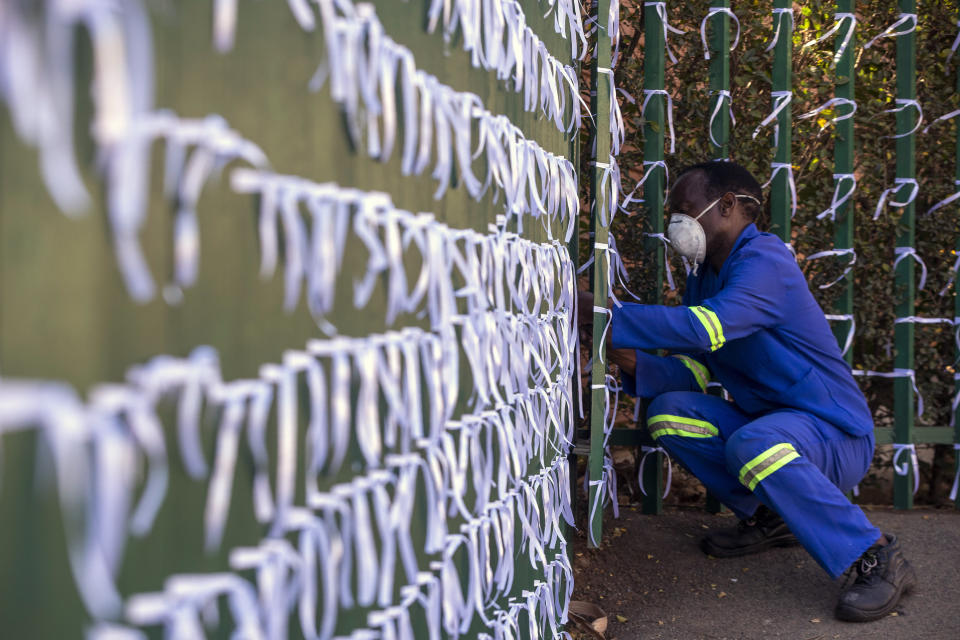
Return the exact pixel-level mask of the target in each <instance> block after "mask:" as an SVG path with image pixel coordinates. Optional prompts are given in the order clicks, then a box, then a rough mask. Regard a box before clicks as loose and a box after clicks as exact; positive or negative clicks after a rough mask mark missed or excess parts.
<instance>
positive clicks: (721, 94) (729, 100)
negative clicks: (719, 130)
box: [707, 89, 737, 147]
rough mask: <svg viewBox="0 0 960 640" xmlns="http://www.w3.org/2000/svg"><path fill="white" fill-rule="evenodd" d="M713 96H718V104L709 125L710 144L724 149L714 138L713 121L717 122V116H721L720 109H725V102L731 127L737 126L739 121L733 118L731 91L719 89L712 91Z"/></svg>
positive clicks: (714, 107)
mask: <svg viewBox="0 0 960 640" xmlns="http://www.w3.org/2000/svg"><path fill="white" fill-rule="evenodd" d="M710 93H711V95H712V94H716V95H717V102H716V103H715V104H714V106H713V111H712V112H711V113H710V123H709V124H708V125H707V128H708V130H709V132H710V142H712V143H713V146H715V147H722V146H723V145H721V144H720V143H719V142H717V139H716V138H715V137H713V121H714V120H716V118H717V116H718V115H720V109H721V108H722V107H723V100H724V98H726V100H727V108H728V109H729V112H730V123H731V126H733V125H736V124H737V119H736V118H734V117H733V98H731V97H730V91H729V90H728V89H718V90H716V91H711V92H710Z"/></svg>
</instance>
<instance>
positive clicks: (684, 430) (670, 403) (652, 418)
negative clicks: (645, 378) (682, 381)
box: [647, 391, 719, 442]
mask: <svg viewBox="0 0 960 640" xmlns="http://www.w3.org/2000/svg"><path fill="white" fill-rule="evenodd" d="M703 397H704V396H703V394H702V393H695V392H692V391H668V392H667V393H662V394H660V395H659V396H657V397H656V398H654V399H653V401H651V402H650V405H649V407H648V408H647V429H648V430H649V432H650V435H651V436H652V437H653V439H654V440H657V441H658V442H665V440H663V439H666V441H669V440H672V439H673V438H674V437H679V438H695V439H702V438H711V437H716V436H718V435H719V431H718V430H717V428H716V426H714V425H713V424H711V423H710V422H708V421H706V420H702V419H700V418H697V417H694V416H695V415H697V414H696V412H695V411H692V410H691V408H692V407H694V406H696V404H697V402H698V401H700V400H702V399H703Z"/></svg>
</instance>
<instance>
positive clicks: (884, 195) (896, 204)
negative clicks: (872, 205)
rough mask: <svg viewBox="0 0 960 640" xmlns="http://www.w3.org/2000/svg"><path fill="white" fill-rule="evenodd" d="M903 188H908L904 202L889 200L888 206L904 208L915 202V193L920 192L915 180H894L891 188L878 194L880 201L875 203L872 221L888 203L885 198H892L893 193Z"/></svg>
mask: <svg viewBox="0 0 960 640" xmlns="http://www.w3.org/2000/svg"><path fill="white" fill-rule="evenodd" d="M904 186H909V187H910V195H909V196H907V199H906V200H904V201H903V202H900V201H897V200H893V199H892V198H891V199H890V200H889V204H890V206H893V207H905V206H907V205H908V204H910V203H911V202H913V201H914V200H916V198H917V192H918V191H919V190H920V185H919V184H917V180H916V178H894V181H893V186H892V187H889V188H888V189H884V191H883V193H881V194H880V201H879V202H877V208H876V210H874V212H873V219H874V220H876V219H877V218H879V217H880V212H881V211H883V207H884V205H885V204H887V202H888V201H887V198H889V197H890V196H892V195H893V194H894V193H896V192H898V191H900V189H901V188H902V187H904Z"/></svg>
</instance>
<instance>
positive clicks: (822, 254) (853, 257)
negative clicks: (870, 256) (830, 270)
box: [807, 248, 857, 289]
mask: <svg viewBox="0 0 960 640" xmlns="http://www.w3.org/2000/svg"><path fill="white" fill-rule="evenodd" d="M828 256H850V262H848V263H847V267H846V269H844V270H843V273H841V274H840V275H839V276H838V277H837V278H836V279H835V280H832V281H830V282H828V283H827V284H821V285H819V288H820V289H829V288H830V287H832V286H833V285H835V284H837V283H838V282H840V281H841V280H843V279H844V278H846V277H847V274H848V273H850V270H851V269H853V265H855V264H856V263H857V252H856V251H854V250H853V248H848V249H831V250H829V251H818V252H817V253H815V254H813V255H811V256H807V260H808V261H811V260H819V259H820V258H826V257H828Z"/></svg>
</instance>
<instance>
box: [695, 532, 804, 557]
mask: <svg viewBox="0 0 960 640" xmlns="http://www.w3.org/2000/svg"><path fill="white" fill-rule="evenodd" d="M798 544H800V541H799V540H797V538H796V536H793V535H790V536H789V537H783V538H773V539H768V540H764V541H763V542H758V543H757V544H752V545H748V546H746V547H737V548H736V549H727V548H724V547H718V546H716V545H715V544H713V542H712V541H711V540H710V539H709V538H704V539H703V540H702V541H701V542H700V549H701V550H702V551H703V552H704V553H706V554H707V555H710V556H713V557H714V558H739V557H740V556H749V555H752V554H754V553H761V552H763V551H767V550H769V549H773V548H776V547H795V546H797V545H798Z"/></svg>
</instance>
